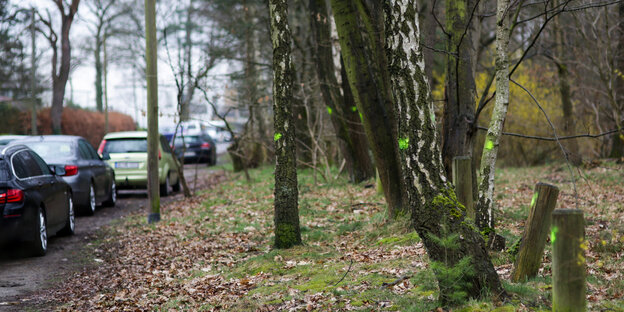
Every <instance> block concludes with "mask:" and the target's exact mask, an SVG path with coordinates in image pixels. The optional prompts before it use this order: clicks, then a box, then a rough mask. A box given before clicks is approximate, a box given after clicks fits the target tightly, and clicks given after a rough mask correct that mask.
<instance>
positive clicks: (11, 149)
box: [0, 144, 30, 159]
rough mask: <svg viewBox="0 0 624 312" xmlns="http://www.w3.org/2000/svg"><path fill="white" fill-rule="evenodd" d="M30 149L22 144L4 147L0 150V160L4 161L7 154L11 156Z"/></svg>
mask: <svg viewBox="0 0 624 312" xmlns="http://www.w3.org/2000/svg"><path fill="white" fill-rule="evenodd" d="M23 149H30V148H28V146H26V145H23V144H11V145H7V146H5V147H2V148H0V159H4V158H5V156H6V155H7V154H13V153H14V152H16V151H18V150H23Z"/></svg>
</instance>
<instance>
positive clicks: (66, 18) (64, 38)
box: [50, 0, 80, 134]
mask: <svg viewBox="0 0 624 312" xmlns="http://www.w3.org/2000/svg"><path fill="white" fill-rule="evenodd" d="M79 3H80V0H72V2H71V4H70V6H69V12H68V13H67V14H65V7H64V2H60V1H59V2H58V3H57V6H58V9H59V11H60V12H61V16H62V24H61V65H60V67H59V69H58V73H56V54H55V55H54V56H53V57H54V60H53V61H52V66H53V70H52V80H53V81H52V107H51V109H50V119H51V120H52V133H54V134H61V133H62V129H61V116H62V115H63V100H64V98H65V85H67V79H69V70H70V62H71V45H70V43H69V31H70V29H71V25H72V22H73V21H74V16H75V15H76V12H77V11H78V4H79Z"/></svg>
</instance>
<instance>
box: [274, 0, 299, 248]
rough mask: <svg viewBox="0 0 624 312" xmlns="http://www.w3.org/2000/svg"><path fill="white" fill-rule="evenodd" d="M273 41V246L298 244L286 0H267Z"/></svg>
mask: <svg viewBox="0 0 624 312" xmlns="http://www.w3.org/2000/svg"><path fill="white" fill-rule="evenodd" d="M269 11H270V14H271V41H272V43H273V113H274V114H275V115H274V116H275V121H274V127H275V135H274V142H275V158H276V162H275V202H274V208H275V216H274V221H275V247H276V248H290V247H292V246H294V245H299V244H301V231H300V228H299V208H298V195H299V192H298V190H297V160H296V154H295V148H296V144H295V128H294V123H293V121H294V118H293V113H292V112H293V111H292V100H293V82H294V79H295V77H294V72H293V65H292V60H291V56H290V53H291V50H290V43H291V34H290V29H289V27H288V3H287V0H270V1H269Z"/></svg>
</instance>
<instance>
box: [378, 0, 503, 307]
mask: <svg viewBox="0 0 624 312" xmlns="http://www.w3.org/2000/svg"><path fill="white" fill-rule="evenodd" d="M384 10H385V12H386V19H387V20H386V51H387V53H388V61H389V66H390V82H391V86H392V93H393V98H394V104H395V105H396V111H397V114H398V123H399V124H398V137H399V138H398V145H399V148H400V159H401V166H402V171H403V173H404V178H405V183H406V194H407V204H408V205H409V206H410V207H411V209H412V219H413V224H414V227H415V229H416V231H417V232H418V235H419V236H420V237H421V239H422V240H423V243H424V245H425V248H426V249H427V253H428V254H429V257H430V258H431V260H433V261H434V262H436V263H441V264H442V266H443V267H444V268H446V269H448V270H452V269H460V268H463V269H462V270H460V273H459V274H456V275H455V276H454V277H449V274H445V272H444V269H440V266H436V267H437V268H438V269H434V272H435V273H436V277H437V279H438V285H439V288H440V298H439V299H440V302H441V303H442V304H443V305H448V304H452V303H455V302H454V301H455V296H456V295H457V293H458V292H464V293H465V294H466V295H467V296H468V297H471V298H478V297H481V296H482V295H484V294H486V293H488V292H489V293H490V294H493V295H494V297H506V293H505V291H504V290H503V288H502V286H501V283H500V280H499V278H498V275H497V274H496V271H495V270H494V266H493V265H492V262H491V260H490V257H489V255H488V253H487V249H486V246H485V241H484V239H483V236H482V235H481V234H480V233H479V232H478V230H477V229H476V228H475V227H474V225H473V224H472V222H471V221H470V220H467V219H466V208H465V207H464V206H463V205H461V203H459V201H458V200H457V198H456V196H455V191H454V190H453V188H452V186H451V185H450V184H449V182H448V181H447V178H446V176H445V174H444V167H443V164H442V157H441V153H440V147H439V145H438V141H437V138H436V124H435V115H434V110H433V101H432V99H431V92H430V89H429V84H428V83H427V80H426V75H425V69H424V58H423V54H422V48H421V45H420V41H419V40H420V35H419V28H418V16H417V12H418V9H417V6H416V2H415V1H411V0H393V1H388V2H386V3H385V7H384ZM445 239H451V240H454V244H445V243H442V242H441V241H443V240H445ZM486 290H488V291H486Z"/></svg>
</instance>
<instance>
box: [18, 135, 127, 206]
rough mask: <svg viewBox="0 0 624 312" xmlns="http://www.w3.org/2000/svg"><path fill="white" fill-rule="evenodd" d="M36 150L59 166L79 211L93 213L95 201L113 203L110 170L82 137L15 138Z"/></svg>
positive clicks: (112, 204)
mask: <svg viewBox="0 0 624 312" xmlns="http://www.w3.org/2000/svg"><path fill="white" fill-rule="evenodd" d="M11 144H24V145H26V146H28V147H30V148H31V149H32V150H34V151H35V152H37V154H39V156H41V157H42V158H43V159H44V160H45V161H46V162H47V163H48V164H50V165H54V166H61V167H63V169H64V171H65V174H64V175H63V179H64V180H65V182H67V184H69V185H70V186H71V188H72V192H73V195H74V204H75V205H76V207H77V208H79V209H80V212H81V213H83V214H86V215H93V214H94V213H95V208H96V206H97V205H98V204H103V205H105V206H114V205H115V202H116V201H117V187H116V185H115V173H114V171H113V169H112V168H111V167H110V166H109V165H108V164H107V163H106V162H105V161H103V160H102V159H101V158H100V156H99V155H98V154H97V152H96V151H95V149H94V148H93V147H92V146H91V144H89V142H87V141H86V140H85V139H83V138H82V137H79V136H71V135H42V136H32V137H28V138H26V139H22V140H17V141H14V142H12V143H11Z"/></svg>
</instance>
